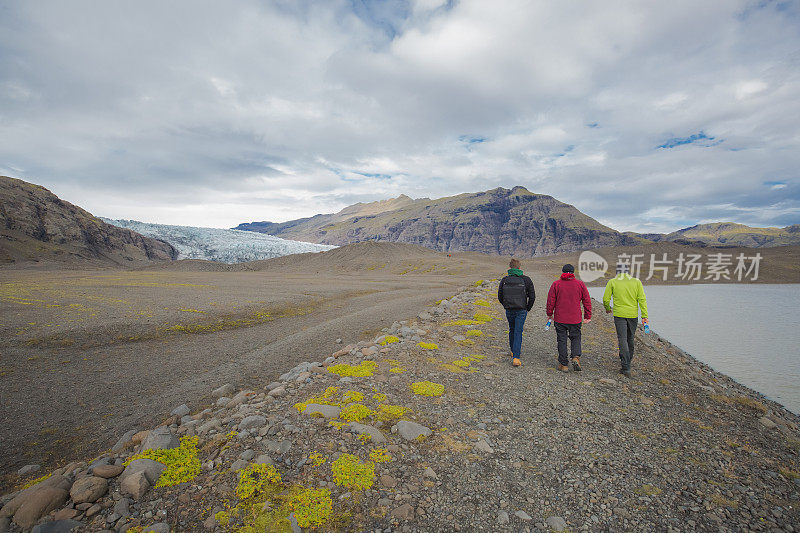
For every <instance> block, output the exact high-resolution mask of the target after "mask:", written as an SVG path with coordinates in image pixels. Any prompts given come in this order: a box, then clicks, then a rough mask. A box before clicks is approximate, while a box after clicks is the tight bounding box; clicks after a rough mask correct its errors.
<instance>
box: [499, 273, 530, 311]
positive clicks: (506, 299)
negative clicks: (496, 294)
mask: <svg viewBox="0 0 800 533" xmlns="http://www.w3.org/2000/svg"><path fill="white" fill-rule="evenodd" d="M503 307H505V308H506V309H526V308H527V307H528V291H527V290H526V289H525V278H523V277H522V276H508V277H507V278H506V280H505V282H504V283H503Z"/></svg>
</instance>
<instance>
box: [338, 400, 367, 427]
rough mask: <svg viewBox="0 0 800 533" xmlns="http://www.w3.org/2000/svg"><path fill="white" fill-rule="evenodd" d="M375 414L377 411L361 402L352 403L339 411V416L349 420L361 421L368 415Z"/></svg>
mask: <svg viewBox="0 0 800 533" xmlns="http://www.w3.org/2000/svg"><path fill="white" fill-rule="evenodd" d="M373 414H375V411H373V410H372V409H370V408H369V407H367V406H366V405H362V404H360V403H351V404H350V405H348V406H346V407H344V408H342V410H341V412H340V413H339V418H341V419H342V420H346V421H348V422H359V421H361V420H363V419H365V418H367V417H368V416H372V415H373Z"/></svg>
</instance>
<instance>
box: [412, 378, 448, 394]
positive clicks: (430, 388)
mask: <svg viewBox="0 0 800 533" xmlns="http://www.w3.org/2000/svg"><path fill="white" fill-rule="evenodd" d="M411 391H412V392H413V393H414V394H418V395H420V396H441V395H442V394H444V385H442V384H441V383H434V382H432V381H415V382H414V383H412V384H411Z"/></svg>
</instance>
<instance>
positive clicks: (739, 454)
mask: <svg viewBox="0 0 800 533" xmlns="http://www.w3.org/2000/svg"><path fill="white" fill-rule="evenodd" d="M496 290H497V282H496V281H490V282H478V283H476V284H475V285H474V286H470V287H465V288H463V289H462V290H460V291H459V292H458V293H457V294H456V295H455V296H453V297H452V298H449V299H447V300H443V301H441V302H437V303H436V304H435V305H433V306H431V307H429V308H428V309H426V310H424V311H422V312H420V313H419V315H418V316H417V317H415V318H414V319H412V320H407V321H403V322H397V323H394V324H391V325H387V327H386V328H384V331H382V332H381V334H380V335H378V336H377V337H376V338H375V339H372V340H371V341H362V342H358V343H355V344H352V345H348V346H342V345H337V346H335V347H334V349H332V353H331V354H330V355H325V356H321V357H320V361H318V362H305V363H301V364H299V365H297V366H296V367H294V368H292V369H290V370H288V371H287V372H286V373H285V374H283V375H282V376H281V377H280V379H279V380H278V381H276V382H273V383H269V384H266V383H265V384H264V387H263V389H259V390H249V391H236V390H234V389H233V387H230V386H225V384H223V383H220V384H219V388H216V387H215V389H216V390H215V391H214V396H215V397H217V401H216V405H214V406H208V407H206V408H205V409H201V408H200V406H195V408H194V409H192V407H191V406H189V407H187V406H185V405H182V406H176V409H175V410H174V411H173V414H172V415H171V416H169V417H168V418H166V419H165V420H164V423H163V425H162V426H160V427H159V428H153V429H152V430H151V431H140V432H135V431H133V428H132V431H130V432H128V433H126V434H125V435H124V436H122V438H121V439H120V442H118V443H117V445H115V446H114V448H113V449H112V450H109V451H108V452H107V453H105V454H103V455H101V456H100V457H98V458H96V459H95V460H93V461H92V462H75V463H71V464H70V465H67V466H66V467H64V468H61V469H59V470H56V471H54V472H52V473H50V474H51V475H50V477H49V478H47V479H44V480H43V481H41V482H40V483H38V484H36V485H33V486H32V487H30V488H28V489H25V490H22V491H18V492H15V493H11V494H7V495H4V496H3V497H2V498H0V506H2V509H0V532H2V531H12V532H16V531H22V530H29V529H31V528H33V527H34V526H35V524H36V523H39V524H40V525H39V526H37V527H39V531H56V530H59V531H61V530H63V531H69V530H70V529H69V528H70V527H73V526H74V527H76V529H75V531H101V530H111V531H128V530H130V529H132V528H137V527H141V528H142V530H144V531H147V530H154V531H170V530H173V531H233V530H244V531H247V529H246V527H247V526H248V524H250V525H252V523H253V522H252V520H251V519H250V518H252V517H245V516H239V517H236V513H235V509H237V508H238V507H237V506H238V505H239V504H240V503H241V499H240V498H239V495H237V494H236V487H237V484H238V483H239V480H240V476H241V475H242V474H241V472H243V471H245V470H243V469H247V468H250V465H253V464H273V465H274V466H275V468H276V470H277V471H278V472H279V473H280V475H281V477H282V483H283V484H284V485H282V486H281V490H283V492H282V493H281V494H283V495H285V494H292V490H293V489H292V487H308V488H314V489H320V490H322V489H324V490H328V491H330V498H331V508H332V510H331V513H330V515H329V516H328V517H327V518H326V519H325V520H324V521H323V523H322V524H321V525H319V526H318V527H316V528H310V529H309V530H319V531H329V530H331V531H332V530H340V531H387V532H388V531H543V532H544V531H547V532H549V531H608V532H612V531H676V532H677V531H682V532H690V531H715V532H717V531H731V532H733V531H736V532H738V531H743V532H744V531H788V532H791V531H795V530H796V529H798V524H800V513H798V511H797V509H798V506H799V505H800V474H799V473H798V472H800V459H799V458H798V451H800V435H799V434H798V425H797V424H798V417H796V416H795V415H793V414H792V413H790V412H788V411H786V410H785V409H783V408H782V407H780V406H779V405H778V404H775V403H774V402H771V401H769V400H766V399H764V398H763V397H761V396H760V395H758V394H757V393H755V392H754V391H752V390H750V389H747V388H746V387H744V386H742V385H740V384H738V383H736V382H734V381H733V380H731V379H730V378H728V377H727V376H724V375H721V374H719V373H716V372H714V371H713V370H712V369H710V368H709V367H707V366H706V365H703V364H702V363H699V362H698V361H696V360H695V359H693V358H692V357H691V356H689V355H688V354H686V353H684V352H683V351H681V350H680V349H678V348H677V347H675V346H673V345H672V344H670V343H669V342H667V341H665V340H664V339H662V338H660V337H658V336H657V335H655V334H647V335H645V334H643V333H641V332H640V333H637V348H638V352H637V354H636V356H635V358H634V362H633V377H632V378H631V379H628V378H625V377H624V376H621V375H619V374H618V373H617V369H618V367H619V361H618V358H617V355H616V337H615V335H614V327H613V322H612V321H611V320H610V319H609V317H608V316H607V315H605V314H603V313H602V306H600V305H599V304H598V303H597V302H594V310H595V315H594V316H595V318H594V319H593V321H592V322H591V323H590V324H587V325H584V334H583V341H584V356H583V357H582V359H581V363H582V367H583V371H582V372H573V371H570V372H569V373H562V372H559V371H558V370H557V369H556V355H555V354H556V352H555V333H554V332H553V331H552V330H551V331H548V332H544V331H543V330H542V326H543V324H544V321H545V320H544V319H545V317H544V312H543V309H542V303H541V302H539V303H537V305H536V306H535V307H534V309H533V310H532V312H531V313H529V317H528V321H527V327H526V334H525V336H524V340H523V352H522V361H523V363H524V364H523V366H522V367H521V368H514V367H512V366H511V364H510V357H509V355H508V349H507V331H508V329H507V323H506V321H505V318H504V315H503V313H502V308H501V307H500V306H499V305H498V304H497V302H496V297H495V294H496ZM345 341H346V339H345ZM342 344H343V343H342ZM342 364H347V365H351V366H350V367H349V368H350V370H351V372H347V371H346V370H347V369H346V368H345V371H344V372H343V373H344V374H348V373H349V374H352V373H353V372H352V370H353V367H356V368H357V369H361V370H362V371H363V372H359V371H356V372H355V374H357V375H354V376H351V375H344V376H342V375H340V374H337V373H335V371H337V370H339V371H341V370H342V367H341V366H339V365H342ZM359 373H362V374H368V375H363V376H361V377H359V376H358V374H359ZM415 384H416V385H415ZM439 386H441V387H439ZM330 387H336V388H337V389H338V390H337V391H336V392H334V393H330V394H329V395H328V396H327V397H326V395H325V391H326V390H328V391H330V390H332V389H329V388H330ZM415 390H416V391H417V392H425V393H428V394H433V395H425V394H416V393H415ZM351 391H352V392H351ZM439 392H441V395H436V394H438V393H439ZM345 394H348V395H349V396H347V397H345ZM326 402H327V403H326ZM331 403H336V404H337V405H330V404H331ZM306 404H307V405H313V407H311V408H310V409H309V408H306V407H305V405H306ZM354 405H360V406H363V408H364V411H363V412H361V413H360V414H359V409H354V408H353V406H354ZM381 405H390V406H401V407H402V408H403V409H404V412H403V413H402V415H401V416H400V417H399V418H398V417H396V416H393V417H388V418H387V417H382V416H380V413H381V407H380V406H381ZM312 413H313V414H312ZM345 413H350V415H346V414H345ZM395 414H396V413H395ZM351 415H352V416H354V417H356V418H358V420H355V419H353V420H352V421H350V420H348V419H347V416H351ZM361 415H364V416H361ZM187 436H196V437H197V438H198V441H199V442H198V450H199V461H200V464H201V469H200V473H199V474H198V475H197V476H196V477H194V478H193V479H191V480H190V481H186V482H183V483H179V484H177V485H174V486H170V487H164V488H153V487H152V485H153V484H154V483H155V479H157V478H158V474H159V473H160V472H156V473H155V475H153V473H152V472H151V471H150V470H147V469H148V468H156V469H159V470H160V467H159V466H158V464H155V465H152V464H144V463H141V464H140V467H139V468H141V469H143V470H142V471H141V472H140V473H134V472H133V470H131V471H130V472H129V473H126V472H127V470H126V469H124V463H125V462H126V461H128V460H129V459H131V458H132V457H133V456H134V455H135V454H136V453H140V452H141V451H142V449H143V448H145V447H147V446H151V447H152V446H155V447H156V448H161V449H172V448H174V446H176V445H177V442H178V438H179V437H187ZM376 450H380V451H382V452H385V454H386V455H387V456H390V460H388V461H387V462H377V461H376V460H375V457H376V456H375V455H374V453H376ZM346 454H352V455H354V456H356V457H357V458H358V459H359V461H361V463H362V464H370V465H372V468H373V470H374V476H368V477H370V480H369V481H370V486H369V487H368V488H362V489H361V490H357V489H355V488H352V487H348V486H343V485H340V484H338V483H337V482H336V479H337V478H336V476H335V475H334V472H333V469H332V464H333V463H335V462H336V461H337V460H338V459H340V458H342V457H345V456H346ZM315 457H316V458H318V459H319V460H320V461H324V462H322V463H321V464H317V462H318V461H315ZM128 468H130V467H128ZM35 470H36V469H35V468H34V467H31V468H28V469H27V471H26V474H25V476H26V477H25V478H24V479H29V478H31V477H37V476H40V475H41V474H42V472H35ZM148 474H149V475H151V478H152V479H149V478H148V477H147V476H148ZM101 479H102V480H103V481H100V480H101ZM67 492H69V494H70V495H69V497H68V496H67ZM281 497H282V496H280V495H279V496H276V498H277V499H273V500H271V501H269V498H265V501H264V502H263V509H265V510H268V509H272V508H273V507H272V506H273V505H275V506H277V505H278V501H279V500H280V498H281ZM76 501H81V503H76ZM34 504H37V505H38V507H36V506H35V505H34ZM49 504H51V505H49ZM259 505H261V502H259ZM259 508H261V507H259ZM231 509H233V510H234V511H231ZM39 511H40V513H39V515H38V516H35V514H36V512H39ZM220 512H222V513H224V514H219V513H220ZM264 512H266V511H264ZM297 512H299V511H297ZM25 513H27V514H25ZM226 516H232V517H233V518H231V519H230V521H229V522H228V523H227V524H226V523H225V522H226V520H225V517H226ZM31 517H33V518H31ZM248 520H249V521H248ZM273 525H276V527H283V528H286V530H289V531H297V530H299V529H300V526H299V525H298V524H297V519H296V517H295V516H294V514H293V515H292V517H291V520H287V521H285V522H283V521H279V522H276V523H275V524H273ZM56 527H60V528H62V529H55V528H56ZM241 527H244V528H245V529H238V528H241ZM48 528H49V529H48ZM261 530H264V529H263V524H262V528H261Z"/></svg>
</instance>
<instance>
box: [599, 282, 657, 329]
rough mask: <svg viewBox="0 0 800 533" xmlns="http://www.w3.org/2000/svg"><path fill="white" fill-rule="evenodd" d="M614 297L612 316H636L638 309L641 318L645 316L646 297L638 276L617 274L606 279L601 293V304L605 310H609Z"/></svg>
mask: <svg viewBox="0 0 800 533" xmlns="http://www.w3.org/2000/svg"><path fill="white" fill-rule="evenodd" d="M612 298H613V299H614V316H618V317H620V318H638V316H639V309H641V310H642V318H647V298H646V297H645V295H644V287H642V282H641V281H639V279H638V278H633V277H631V275H630V274H617V275H616V276H615V277H613V278H611V279H610V280H608V283H607V284H606V292H605V293H603V305H604V306H605V308H606V311H610V310H611V299H612Z"/></svg>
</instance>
